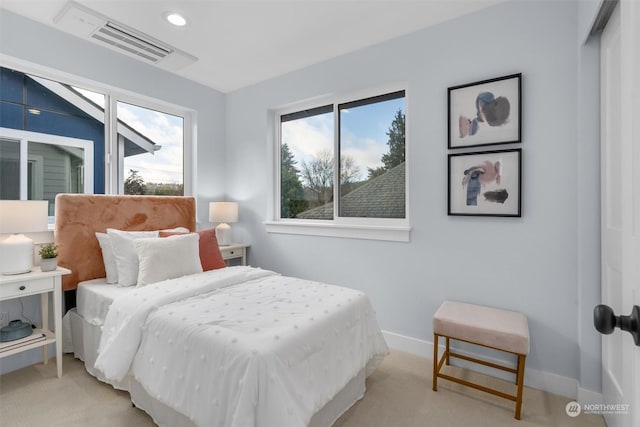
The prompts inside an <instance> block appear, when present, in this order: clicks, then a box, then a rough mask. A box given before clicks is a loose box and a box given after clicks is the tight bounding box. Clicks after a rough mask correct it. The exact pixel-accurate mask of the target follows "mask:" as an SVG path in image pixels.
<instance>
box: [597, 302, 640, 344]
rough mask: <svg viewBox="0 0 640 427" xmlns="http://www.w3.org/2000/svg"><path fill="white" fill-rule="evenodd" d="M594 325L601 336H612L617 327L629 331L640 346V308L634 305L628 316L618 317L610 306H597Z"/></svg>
mask: <svg viewBox="0 0 640 427" xmlns="http://www.w3.org/2000/svg"><path fill="white" fill-rule="evenodd" d="M593 324H594V326H595V327H596V329H597V330H598V332H600V333H601V334H607V335H608V334H611V333H613V331H614V329H615V328H616V327H618V328H620V329H622V330H623V331H627V332H629V333H630V334H631V335H632V336H633V341H634V342H635V343H636V345H637V346H640V306H637V305H634V306H633V310H631V314H630V315H628V316H616V315H615V313H614V312H613V309H612V308H611V307H609V306H608V305H604V304H600V305H597V306H596V307H595V308H594V309H593Z"/></svg>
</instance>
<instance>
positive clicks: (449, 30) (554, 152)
mask: <svg viewBox="0 0 640 427" xmlns="http://www.w3.org/2000/svg"><path fill="white" fill-rule="evenodd" d="M577 22H578V18H577V4H576V3H575V2H546V1H545V2H527V1H518V2H508V3H505V4H500V5H498V6H495V7H492V8H490V9H487V10H484V11H480V12H477V13H474V14H473V15H470V16H466V17H463V18H460V19H456V20H453V21H450V22H447V23H444V24H442V25H439V26H436V27H433V28H429V29H425V30H422V31H419V32H416V33H413V34H410V35H408V36H405V37H401V38H398V39H395V40H392V41H389V42H386V43H383V44H380V45H376V46H373V47H370V48H367V49H362V50H360V51H357V52H355V53H352V54H348V55H345V56H342V57H339V58H336V59H333V60H329V61H326V62H323V63H321V64H317V65H315V66H311V67H308V68H306V69H303V70H300V71H297V72H293V73H290V74H288V75H285V76H281V77H278V78H274V79H271V80H268V81H266V82H263V83H260V84H256V85H254V86H252V87H248V88H244V89H241V90H238V91H235V92H233V93H230V94H228V95H227V109H226V114H227V118H226V132H227V144H228V145H227V157H226V159H227V187H226V190H227V193H228V195H229V196H230V197H231V198H232V199H236V200H238V201H239V202H240V223H239V224H238V225H236V226H235V227H234V232H235V233H237V234H236V237H238V238H245V239H247V240H249V241H250V242H251V243H252V247H251V256H250V261H251V263H252V264H253V265H258V266H262V267H265V268H270V269H274V270H276V271H279V272H282V273H284V274H288V275H294V276H303V277H306V278H311V279H317V280H321V281H326V282H329V283H335V284H339V285H347V286H351V287H355V288H358V289H362V290H363V291H365V292H367V293H368V294H369V295H370V297H371V299H372V301H373V304H374V306H375V308H376V311H377V315H378V319H379V322H380V324H381V326H382V328H383V329H384V330H386V331H390V332H394V333H398V334H401V335H405V336H408V337H413V338H416V339H419V340H423V341H426V342H429V341H432V328H431V319H432V316H433V313H434V312H435V310H436V308H437V307H438V305H439V303H440V302H441V301H442V300H445V299H454V300H461V301H469V302H474V303H479V304H487V305H492V306H498V307H504V308H509V309H513V310H518V311H522V312H524V313H525V314H526V315H527V316H528V318H529V326H530V330H531V339H532V341H531V354H530V355H529V358H528V360H527V366H528V367H530V368H533V369H538V370H541V371H545V372H547V373H552V374H557V375H560V376H563V377H567V378H572V379H576V380H578V381H580V382H581V385H586V386H587V387H588V388H589V389H591V390H595V391H599V387H600V386H599V379H598V378H599V375H600V371H599V353H598V352H599V348H594V346H596V345H597V343H596V340H598V339H597V338H594V339H591V336H592V335H593V336H595V337H597V335H595V333H594V331H593V330H592V327H591V328H590V326H589V325H581V324H580V322H582V321H583V320H584V319H585V318H588V317H589V313H590V311H591V310H592V307H593V305H591V304H592V302H593V301H592V300H593V294H597V293H598V292H599V291H598V287H597V286H598V280H599V277H596V278H594V277H592V275H593V273H594V272H593V270H594V268H593V266H594V265H599V249H598V248H599V246H597V245H598V244H599V229H598V225H599V223H598V222H597V219H598V218H599V216H598V214H597V213H595V214H589V213H587V214H586V215H584V214H582V213H580V212H581V210H582V209H595V210H596V212H598V211H599V175H598V172H597V171H595V170H593V169H592V168H591V166H592V165H597V164H598V151H597V146H598V145H597V144H598V136H597V134H594V133H591V132H590V131H591V130H593V124H592V123H593V122H597V120H598V115H597V105H596V104H594V103H595V102H597V95H594V94H597V93H598V91H599V89H598V87H599V86H598V80H597V67H598V62H597V61H598V57H597V55H596V54H594V52H593V50H590V51H587V52H583V51H582V50H581V49H582V48H581V47H580V45H581V41H582V40H581V41H580V42H579V41H578V38H579V36H578V33H579V30H578V25H577ZM517 72H521V73H522V74H523V133H522V135H523V142H522V144H519V145H516V146H518V147H520V146H521V147H522V149H523V187H522V193H523V201H522V209H523V216H522V218H521V219H500V218H467V217H449V216H447V214H446V209H447V207H446V200H447V178H446V177H447V166H446V165H447V153H448V152H449V151H448V150H447V148H446V145H447V127H446V123H447V87H449V86H453V85H457V84H463V83H468V82H473V81H477V80H482V79H486V78H491V77H497V76H502V75H507V74H511V73H517ZM402 81H404V82H407V84H408V91H407V94H408V95H407V96H408V113H407V114H408V115H407V124H408V129H407V135H408V144H409V146H410V158H409V169H408V171H409V175H408V176H409V184H410V191H409V197H410V203H411V204H410V218H411V223H412V232H411V242H410V243H396V242H381V241H369V240H349V239H339V238H323V237H306V236H295V235H283V234H268V233H266V232H265V227H264V225H263V224H262V222H263V221H264V220H266V219H269V212H268V206H270V205H271V203H270V200H269V198H268V197H269V196H268V195H269V194H270V186H271V185H272V183H273V177H272V169H273V136H272V135H273V130H272V118H271V116H270V115H269V113H268V112H269V111H270V110H272V109H276V108H278V107H281V106H284V105H287V104H290V103H294V102H297V101H301V100H306V99H311V98H314V97H317V96H322V95H326V94H333V93H338V94H343V93H349V92H353V91H357V90H360V89H366V88H370V87H376V86H379V85H382V84H386V83H390V82H402ZM578 92H582V93H581V94H579V93H578ZM585 92H586V93H585ZM594 98H595V99H594ZM582 101H586V102H588V103H589V104H588V105H587V106H582V107H581V106H580V105H579V103H580V102H582ZM583 121H588V122H589V123H591V124H586V127H584V126H583V125H585V123H583ZM596 129H597V125H596ZM497 148H504V146H498V147H497ZM596 169H597V167H596ZM583 244H585V245H587V246H586V247H581V246H582V245H583ZM598 271H599V270H598ZM585 294H587V295H588V296H586V297H585ZM598 342H599V340H598ZM581 345H586V346H588V347H589V348H588V349H587V350H588V351H587V353H586V354H588V357H589V358H591V357H593V358H595V360H593V362H594V363H592V364H589V363H587V364H586V365H588V366H597V368H598V369H595V368H594V369H593V370H592V371H589V369H587V367H586V366H582V364H583V362H584V361H582V360H581V357H582V354H585V353H584V352H583V351H581V348H580V346H581Z"/></svg>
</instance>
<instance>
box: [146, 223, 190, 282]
mask: <svg viewBox="0 0 640 427" xmlns="http://www.w3.org/2000/svg"><path fill="white" fill-rule="evenodd" d="M199 238H200V236H199V235H198V234H197V233H193V234H184V235H177V236H170V237H165V238H162V239H137V240H135V241H134V245H135V248H136V252H137V254H138V261H139V266H140V268H139V270H138V287H141V286H145V285H148V284H150V283H156V282H161V281H163V280H168V279H175V278H177V277H182V276H186V275H188V274H194V273H202V264H201V263H200V255H199V245H198V240H199Z"/></svg>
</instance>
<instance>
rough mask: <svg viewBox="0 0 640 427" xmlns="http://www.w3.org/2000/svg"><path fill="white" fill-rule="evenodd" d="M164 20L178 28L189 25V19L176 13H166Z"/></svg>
mask: <svg viewBox="0 0 640 427" xmlns="http://www.w3.org/2000/svg"><path fill="white" fill-rule="evenodd" d="M164 18H165V19H166V20H167V21H169V23H170V24H172V25H175V26H176V27H184V26H185V25H187V18H185V17H184V16H182V15H180V14H179V13H176V12H166V13H165V14H164Z"/></svg>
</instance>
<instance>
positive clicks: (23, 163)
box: [0, 127, 94, 224]
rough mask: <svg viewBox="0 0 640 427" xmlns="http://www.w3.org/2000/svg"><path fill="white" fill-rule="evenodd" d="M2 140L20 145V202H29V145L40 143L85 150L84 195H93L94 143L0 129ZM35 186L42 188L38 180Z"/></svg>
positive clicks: (51, 135)
mask: <svg viewBox="0 0 640 427" xmlns="http://www.w3.org/2000/svg"><path fill="white" fill-rule="evenodd" d="M0 138H2V139H4V140H9V141H13V142H15V143H16V144H18V145H19V147H20V148H19V152H20V157H19V159H18V162H19V169H20V178H19V180H20V182H19V183H18V185H19V189H20V190H19V194H20V196H19V197H20V199H19V200H29V197H28V193H29V172H28V170H29V162H30V161H32V159H33V157H34V156H32V155H29V143H31V142H33V143H38V144H46V145H56V146H65V147H73V148H80V149H82V150H84V158H83V164H84V166H83V167H84V172H83V175H84V177H83V180H84V183H83V194H93V177H94V171H93V156H94V153H93V141H90V140H87V139H80V138H72V137H68V136H59V135H53V134H49V133H40V132H33V131H28V130H22V129H12V128H5V127H0ZM40 166H41V165H40ZM34 173H35V174H36V175H38V174H39V171H38V170H36V171H35V172H34ZM32 184H33V185H36V186H41V182H40V181H39V180H38V179H37V178H36V179H35V180H34V181H32ZM33 200H41V199H33ZM49 223H50V224H52V223H53V217H52V216H49Z"/></svg>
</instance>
